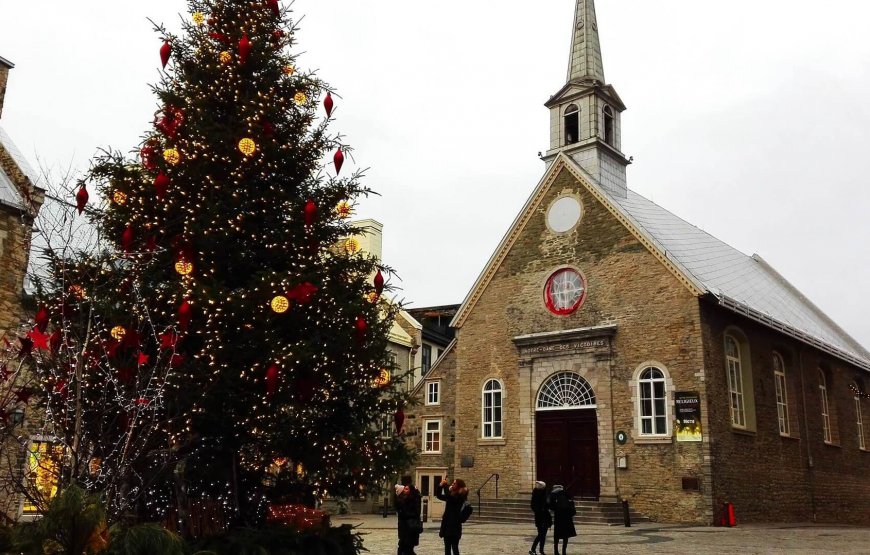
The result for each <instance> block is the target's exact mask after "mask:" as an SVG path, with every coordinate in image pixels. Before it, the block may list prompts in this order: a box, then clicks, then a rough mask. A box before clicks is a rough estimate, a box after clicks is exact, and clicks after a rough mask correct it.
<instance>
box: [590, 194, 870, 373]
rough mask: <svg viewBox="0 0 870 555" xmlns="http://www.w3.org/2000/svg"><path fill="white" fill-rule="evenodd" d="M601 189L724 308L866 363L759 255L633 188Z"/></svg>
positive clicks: (863, 353) (869, 357)
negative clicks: (619, 193)
mask: <svg viewBox="0 0 870 555" xmlns="http://www.w3.org/2000/svg"><path fill="white" fill-rule="evenodd" d="M599 189H600V190H601V191H602V192H603V193H604V194H605V195H607V196H608V198H609V199H610V200H611V201H612V202H613V203H615V204H617V205H618V206H619V207H621V208H622V209H623V210H624V211H625V212H626V213H627V215H628V216H630V218H631V219H632V220H633V222H634V224H635V225H636V226H637V227H638V228H639V229H640V230H641V231H642V232H644V233H646V234H647V235H648V236H649V237H650V238H651V239H652V240H653V241H654V242H655V243H656V244H657V245H658V246H659V248H660V249H661V250H662V251H663V252H664V254H665V256H666V257H668V258H669V259H671V260H674V261H675V262H676V263H677V265H678V266H679V267H681V268H682V269H683V270H684V271H686V272H688V273H689V274H691V275H690V277H691V278H694V280H695V281H696V282H698V283H700V284H701V285H702V286H703V287H704V288H705V289H706V290H707V292H708V293H711V294H712V295H714V296H715V297H716V298H717V299H718V300H719V303H720V304H722V305H723V306H726V307H728V308H730V309H732V310H735V311H737V312H741V313H744V314H745V315H747V316H749V317H751V318H753V319H755V320H758V321H761V322H762V323H764V324H767V325H769V326H771V327H774V328H777V329H780V331H784V332H786V333H790V334H791V335H796V336H798V337H799V338H800V339H802V340H804V341H807V342H809V343H813V344H815V345H816V346H820V347H823V348H824V347H826V346H829V347H833V351H834V353H833V354H836V355H838V356H841V357H843V358H846V359H849V360H851V361H852V362H856V363H858V364H859V365H860V366H863V367H865V368H866V367H868V366H870V353H868V351H867V350H866V349H865V348H864V347H862V346H861V345H860V344H859V343H858V342H857V341H856V340H855V339H853V338H852V337H850V336H849V334H847V333H846V332H845V331H843V329H842V328H840V327H839V326H838V325H837V324H835V323H834V322H833V321H832V320H831V319H830V318H829V317H828V316H827V315H825V313H824V312H822V311H821V309H819V308H818V307H817V306H816V305H814V304H813V303H812V302H811V301H810V300H809V299H807V297H806V296H804V295H803V294H802V293H801V292H800V291H798V290H797V289H796V288H795V287H794V286H793V285H791V284H790V283H789V282H788V281H787V280H786V279H785V278H783V277H782V276H781V275H780V274H779V273H778V272H776V270H774V269H773V268H772V267H771V266H770V265H769V264H767V263H766V262H765V261H764V260H763V259H762V258H761V257H760V256H758V255H753V256H747V255H745V254H743V253H742V252H740V251H738V250H737V249H735V248H733V247H731V246H730V245H728V244H726V243H724V242H722V241H720V240H719V239H717V238H715V237H713V236H712V235H710V234H709V233H707V232H705V231H703V230H701V229H699V228H697V227H695V226H694V225H692V224H690V223H688V222H687V221H685V220H683V219H682V218H680V217H678V216H676V215H674V214H672V213H671V212H669V211H667V210H665V209H664V208H662V207H661V206H659V205H657V204H656V203H654V202H652V201H651V200H649V199H647V198H645V197H643V196H641V195H639V194H638V193H636V192H634V191H632V190H631V189H629V190H628V195H627V196H626V197H625V198H619V197H616V196H613V195H610V194H608V193H607V191H605V190H604V189H603V188H599ZM854 359H857V360H854ZM862 363H863V364H862Z"/></svg>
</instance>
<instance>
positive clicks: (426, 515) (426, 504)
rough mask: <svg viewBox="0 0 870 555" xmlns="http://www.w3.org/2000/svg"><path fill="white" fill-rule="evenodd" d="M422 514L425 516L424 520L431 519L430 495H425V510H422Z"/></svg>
mask: <svg viewBox="0 0 870 555" xmlns="http://www.w3.org/2000/svg"><path fill="white" fill-rule="evenodd" d="M422 516H423V522H428V521H429V498H428V497H424V498H423V512H422Z"/></svg>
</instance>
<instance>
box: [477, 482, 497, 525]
mask: <svg viewBox="0 0 870 555" xmlns="http://www.w3.org/2000/svg"><path fill="white" fill-rule="evenodd" d="M493 478H495V498H496V499H498V479H499V475H498V473H496V472H493V473H492V474H490V475H489V478H487V479H486V481H485V482H484V483H483V485H481V486H480V487H479V488H477V514H478V515H480V490H482V489H483V487H484V486H486V484H488V483H489V481H490V480H492V479H493Z"/></svg>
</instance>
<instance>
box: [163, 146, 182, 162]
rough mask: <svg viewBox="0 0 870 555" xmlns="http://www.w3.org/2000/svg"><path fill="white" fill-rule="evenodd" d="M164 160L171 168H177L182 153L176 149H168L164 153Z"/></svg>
mask: <svg viewBox="0 0 870 555" xmlns="http://www.w3.org/2000/svg"><path fill="white" fill-rule="evenodd" d="M163 159H164V160H166V163H167V164H169V165H170V166H177V165H178V164H179V162H181V153H179V152H178V150H176V149H174V148H167V149H166V150H164V151H163Z"/></svg>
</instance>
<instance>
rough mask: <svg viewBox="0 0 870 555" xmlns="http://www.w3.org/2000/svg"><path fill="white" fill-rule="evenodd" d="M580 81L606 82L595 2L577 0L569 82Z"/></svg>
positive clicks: (592, 0) (569, 63) (593, 0)
mask: <svg viewBox="0 0 870 555" xmlns="http://www.w3.org/2000/svg"><path fill="white" fill-rule="evenodd" d="M578 80H584V81H585V80H589V81H598V82H599V83H604V82H605V81H604V63H603V62H602V61H601V42H600V41H599V39H598V20H597V19H596V18H595V0H577V6H576V8H575V9H574V38H573V39H572V41H571V59H570V60H569V62H568V82H569V83H570V82H571V81H578Z"/></svg>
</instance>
